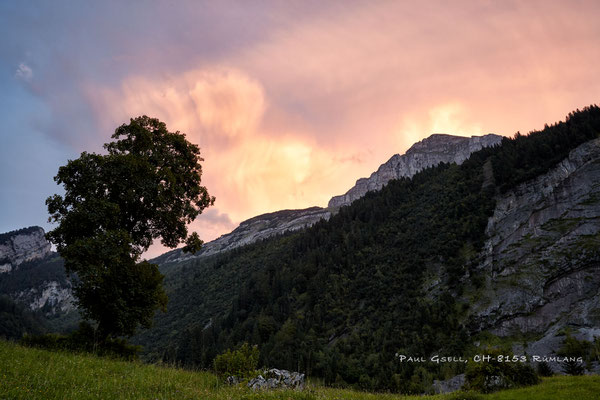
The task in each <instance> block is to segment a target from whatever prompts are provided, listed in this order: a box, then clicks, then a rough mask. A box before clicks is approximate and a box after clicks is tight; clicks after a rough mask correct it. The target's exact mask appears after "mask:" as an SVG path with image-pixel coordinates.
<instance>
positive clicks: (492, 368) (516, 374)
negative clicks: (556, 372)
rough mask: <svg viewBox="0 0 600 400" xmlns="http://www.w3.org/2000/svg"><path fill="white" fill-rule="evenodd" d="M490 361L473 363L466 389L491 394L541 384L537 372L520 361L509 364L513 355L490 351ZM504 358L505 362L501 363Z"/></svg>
mask: <svg viewBox="0 0 600 400" xmlns="http://www.w3.org/2000/svg"><path fill="white" fill-rule="evenodd" d="M486 354H489V355H490V356H491V360H490V361H486V362H478V363H475V362H472V363H469V365H468V366H467V370H466V372H465V380H466V386H465V388H466V389H470V390H477V391H479V392H483V393H491V392H494V391H497V390H501V389H509V388H513V387H518V386H530V385H535V384H537V383H539V377H538V375H537V373H536V372H535V370H534V369H533V368H532V367H530V366H529V365H527V364H524V363H522V362H520V361H517V362H509V361H506V360H507V358H508V359H509V360H510V359H511V357H512V354H510V353H507V352H502V351H500V350H498V349H492V350H488V351H487V353H486ZM507 356H508V357H507ZM500 357H503V358H502V359H503V361H499V359H500Z"/></svg>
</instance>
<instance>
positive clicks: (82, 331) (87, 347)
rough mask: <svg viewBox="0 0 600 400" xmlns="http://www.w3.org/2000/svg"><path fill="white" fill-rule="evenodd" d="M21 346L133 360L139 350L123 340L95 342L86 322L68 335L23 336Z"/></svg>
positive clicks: (138, 347) (139, 348) (92, 330)
mask: <svg viewBox="0 0 600 400" xmlns="http://www.w3.org/2000/svg"><path fill="white" fill-rule="evenodd" d="M19 343H20V344H21V345H23V346H27V347H37V348H41V349H47V350H68V351H81V352H85V353H91V354H96V355H99V356H106V357H112V358H119V359H125V360H129V361H131V360H135V359H137V358H138V354H139V352H140V350H141V347H140V346H134V345H130V344H128V343H127V341H126V340H125V339H119V338H117V339H106V340H103V341H96V338H95V330H94V328H93V327H92V326H91V325H90V324H89V323H87V322H82V323H80V324H79V329H77V330H76V331H74V332H72V333H71V334H69V335H57V334H54V333H49V334H46V335H25V336H23V338H22V339H21V340H20V341H19Z"/></svg>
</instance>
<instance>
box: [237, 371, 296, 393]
mask: <svg viewBox="0 0 600 400" xmlns="http://www.w3.org/2000/svg"><path fill="white" fill-rule="evenodd" d="M263 375H264V376H263ZM248 387H249V388H251V389H252V390H267V389H298V390H302V389H304V374H301V373H299V372H290V371H286V370H284V369H276V368H272V369H270V370H267V371H265V372H264V373H263V374H261V375H258V376H257V377H256V378H254V379H252V380H251V381H250V382H248Z"/></svg>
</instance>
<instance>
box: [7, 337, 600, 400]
mask: <svg viewBox="0 0 600 400" xmlns="http://www.w3.org/2000/svg"><path fill="white" fill-rule="evenodd" d="M599 398H600V376H582V377H566V376H558V377H553V378H546V379H544V380H543V382H542V383H541V384H540V385H537V386H534V387H529V388H523V389H515V390H507V391H504V392H499V393H494V394H490V395H481V394H462V393H455V394H450V395H437V396H402V395H395V394H374V393H364V392H358V391H351V390H340V389H331V388H325V387H321V386H312V385H309V387H308V388H307V389H306V390H304V391H302V392H296V391H272V392H257V393H254V392H252V391H251V390H249V389H247V388H245V387H231V386H228V385H226V384H224V383H222V382H221V381H220V380H219V379H218V378H217V377H216V376H215V375H213V374H211V373H209V372H204V371H198V372H194V371H186V370H181V369H177V368H172V367H168V366H160V365H147V364H142V363H138V362H125V361H116V360H110V359H106V358H98V357H94V356H90V355H83V354H73V353H67V352H52V351H47V350H39V349H32V348H25V347H21V346H18V345H16V344H14V343H10V342H5V341H0V399H27V400H29V399H40V400H41V399H44V400H52V399H56V400H58V399H61V400H63V399H73V400H78V399H151V400H154V399H219V400H225V399H248V400H251V399H253V400H254V399H255V400H259V399H274V400H275V399H281V400H284V399H293V400H312V399H315V400H317V399H319V400H320V399H323V400H335V399H339V400H342V399H343V400H345V399H349V400H368V399H389V400H392V399H437V400H443V399H448V400H458V399H471V400H473V399H483V400H509V399H510V400H513V399H517V400H518V399H531V400H546V399H547V400H550V399H552V400H554V399H565V400H566V399H577V400H587V399H590V400H591V399H599Z"/></svg>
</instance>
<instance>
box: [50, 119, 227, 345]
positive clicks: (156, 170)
mask: <svg viewBox="0 0 600 400" xmlns="http://www.w3.org/2000/svg"><path fill="white" fill-rule="evenodd" d="M112 139H114V140H113V141H112V142H110V143H107V144H105V145H104V148H105V149H106V150H107V154H95V153H87V152H84V153H81V156H80V157H79V158H78V159H76V160H69V161H68V163H67V164H66V165H64V166H62V167H60V168H59V170H58V174H57V175H56V176H55V177H54V180H55V181H56V182H57V183H58V184H62V185H63V186H64V190H65V193H64V195H63V196H60V195H54V196H51V197H49V198H48V199H47V200H46V204H47V206H48V212H49V213H50V218H49V220H50V221H51V222H56V223H58V224H59V225H58V227H56V228H55V229H54V230H52V231H50V232H49V233H48V234H47V237H48V239H49V240H50V241H52V242H53V243H55V244H56V246H57V249H58V251H59V253H60V254H61V255H62V256H63V258H64V259H65V267H66V269H67V272H69V273H75V274H76V275H77V280H76V282H77V283H76V286H75V288H74V294H75V297H76V298H77V304H78V306H79V308H80V309H81V311H82V312H83V315H84V317H86V318H88V319H92V320H95V321H96V322H97V323H98V328H97V331H98V332H99V334H100V335H101V337H102V338H108V337H116V336H130V335H132V334H133V333H134V332H135V330H136V328H137V327H138V326H140V325H141V326H143V327H149V326H150V324H151V322H152V318H153V316H154V312H155V311H156V310H157V309H159V308H163V309H164V308H165V306H166V304H167V296H166V294H165V292H164V290H163V288H162V280H163V276H162V275H161V273H160V272H159V271H158V267H157V265H155V264H151V263H149V262H147V261H145V260H144V261H141V262H140V257H141V255H142V253H144V252H145V251H146V250H147V249H148V247H149V246H150V245H151V244H152V242H153V240H155V239H159V238H160V240H161V243H162V244H163V245H165V246H168V247H176V246H177V245H178V244H179V243H182V242H185V243H186V246H185V247H184V249H185V250H186V251H190V252H195V251H198V250H199V248H200V246H201V245H202V241H201V240H200V239H199V236H198V234H197V233H195V232H194V233H192V234H189V235H188V229H187V225H188V224H189V223H190V222H192V221H193V220H194V219H195V218H196V217H197V216H198V215H199V214H200V213H201V212H202V210H203V209H205V208H206V207H208V206H210V205H212V204H213V203H214V200H215V199H214V197H212V196H210V195H209V194H208V191H207V190H206V188H205V187H204V186H202V185H201V175H202V167H201V165H200V162H201V161H203V159H202V158H201V157H200V149H199V148H198V146H196V145H194V144H192V143H190V142H189V141H187V140H186V138H185V135H184V134H182V133H180V132H169V131H168V130H167V127H166V125H165V124H164V123H162V122H160V121H159V120H158V119H155V118H149V117H147V116H143V117H138V118H135V119H131V121H130V123H129V124H127V125H125V124H124V125H121V126H120V127H119V128H117V129H116V131H115V133H114V135H113V136H112Z"/></svg>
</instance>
